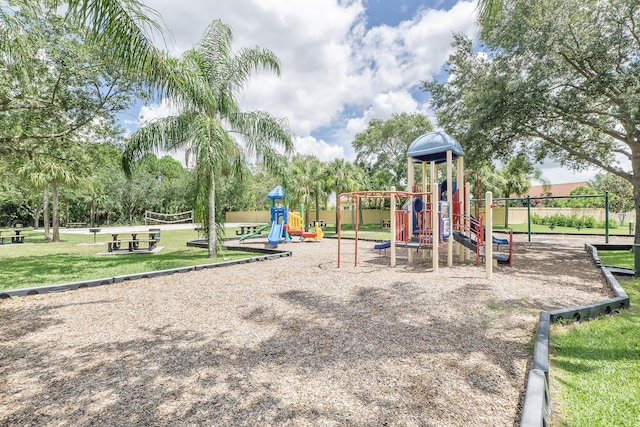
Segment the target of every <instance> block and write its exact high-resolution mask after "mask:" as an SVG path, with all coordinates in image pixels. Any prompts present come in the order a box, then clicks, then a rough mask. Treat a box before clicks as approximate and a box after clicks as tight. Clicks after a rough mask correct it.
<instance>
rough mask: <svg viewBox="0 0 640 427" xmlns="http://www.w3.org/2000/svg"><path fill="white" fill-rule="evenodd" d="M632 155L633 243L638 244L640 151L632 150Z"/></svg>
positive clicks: (639, 242)
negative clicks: (634, 214) (634, 222)
mask: <svg viewBox="0 0 640 427" xmlns="http://www.w3.org/2000/svg"><path fill="white" fill-rule="evenodd" d="M632 156H633V160H632V162H631V167H632V169H633V176H632V177H631V184H633V199H634V202H633V204H634V208H635V212H636V230H635V234H634V237H633V243H634V244H636V245H640V227H638V225H639V224H638V221H640V151H638V152H637V153H636V152H632ZM634 253H635V250H634Z"/></svg>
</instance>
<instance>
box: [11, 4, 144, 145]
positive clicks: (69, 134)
mask: <svg viewBox="0 0 640 427" xmlns="http://www.w3.org/2000/svg"><path fill="white" fill-rule="evenodd" d="M17 3H18V4H19V5H20V4H22V3H23V2H22V1H19V2H17ZM38 4H39V3H37V2H36V5H38ZM44 6H46V4H45V5H44ZM14 17H15V19H19V20H20V22H21V23H22V29H23V31H21V32H19V33H18V34H16V35H15V37H16V38H17V39H19V40H21V41H22V43H23V44H24V47H23V50H25V51H28V53H30V55H31V59H30V60H29V66H28V72H29V73H31V74H32V75H30V76H29V77H28V78H24V75H23V72H24V70H22V69H21V67H19V66H17V64H15V63H14V62H12V58H11V56H10V55H3V56H2V57H0V70H2V71H3V72H2V73H0V152H2V153H4V154H5V155H21V154H25V153H27V154H35V155H38V153H39V152H43V151H46V148H43V147H44V145H46V144H48V143H54V142H55V141H56V140H57V141H61V140H63V139H65V140H70V139H73V138H75V139H78V135H79V134H80V133H82V135H81V138H82V139H83V140H89V139H102V138H103V137H104V136H105V135H106V134H110V133H112V132H113V129H114V127H115V126H116V125H115V120H114V114H115V113H117V112H120V111H122V110H124V109H126V108H128V107H129V106H131V105H133V103H134V96H135V95H143V94H142V93H141V92H139V91H135V92H134V88H135V85H134V82H133V77H132V75H131V74H126V73H123V72H122V71H120V70H119V69H118V68H117V67H116V66H115V63H114V61H113V59H112V58H110V57H109V56H105V55H104V50H103V46H102V45H100V44H87V43H86V42H85V39H84V38H83V31H84V29H83V28H81V27H78V26H74V25H72V24H70V23H69V22H67V21H65V20H64V19H63V18H62V17H61V16H59V15H58V14H57V11H56V10H55V9H52V8H51V7H42V8H36V7H35V6H33V7H25V8H20V9H18V11H17V12H15V15H14ZM0 34H1V31H0ZM5 36H6V35H5ZM43 143H44V144H43Z"/></svg>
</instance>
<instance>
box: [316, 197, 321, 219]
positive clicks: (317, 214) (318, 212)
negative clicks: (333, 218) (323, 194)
mask: <svg viewBox="0 0 640 427" xmlns="http://www.w3.org/2000/svg"><path fill="white" fill-rule="evenodd" d="M316 221H317V222H320V197H319V196H318V194H317V193H316Z"/></svg>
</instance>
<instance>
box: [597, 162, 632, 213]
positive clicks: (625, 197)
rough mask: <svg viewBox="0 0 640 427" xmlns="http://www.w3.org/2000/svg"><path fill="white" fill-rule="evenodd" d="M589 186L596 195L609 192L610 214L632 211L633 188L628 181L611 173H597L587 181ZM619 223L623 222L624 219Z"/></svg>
mask: <svg viewBox="0 0 640 427" xmlns="http://www.w3.org/2000/svg"><path fill="white" fill-rule="evenodd" d="M589 186H590V187H591V188H593V189H594V190H595V191H596V193H598V194H604V193H605V192H609V209H611V211H612V212H616V213H624V212H629V211H631V210H633V187H632V186H631V184H630V183H629V181H626V180H624V179H622V178H620V177H619V176H617V175H614V174H612V173H599V174H597V175H596V176H595V177H594V178H593V179H592V180H590V181H589ZM600 206H602V204H600ZM621 222H624V218H623V221H621Z"/></svg>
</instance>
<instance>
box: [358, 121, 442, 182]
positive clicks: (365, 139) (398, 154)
mask: <svg viewBox="0 0 640 427" xmlns="http://www.w3.org/2000/svg"><path fill="white" fill-rule="evenodd" d="M431 131H433V125H432V124H431V122H430V121H429V118H428V117H427V116H425V115H424V114H418V113H413V114H409V113H401V114H394V115H393V116H392V117H391V118H390V119H388V120H380V119H373V120H371V121H370V122H369V125H368V126H367V129H365V130H364V131H363V132H360V133H359V134H357V135H356V137H355V140H354V141H353V142H352V143H351V145H352V146H353V149H354V150H355V152H356V164H357V165H358V166H360V167H362V168H363V169H364V170H365V171H366V173H367V174H368V175H373V174H374V173H375V172H376V171H379V170H386V171H389V172H390V173H391V174H392V176H393V185H395V186H396V187H397V188H398V189H399V188H400V186H401V185H400V182H401V181H403V180H406V178H407V149H408V148H409V145H411V143H412V142H413V141H414V140H415V139H416V138H417V137H419V136H420V135H423V134H425V133H428V132H431Z"/></svg>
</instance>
